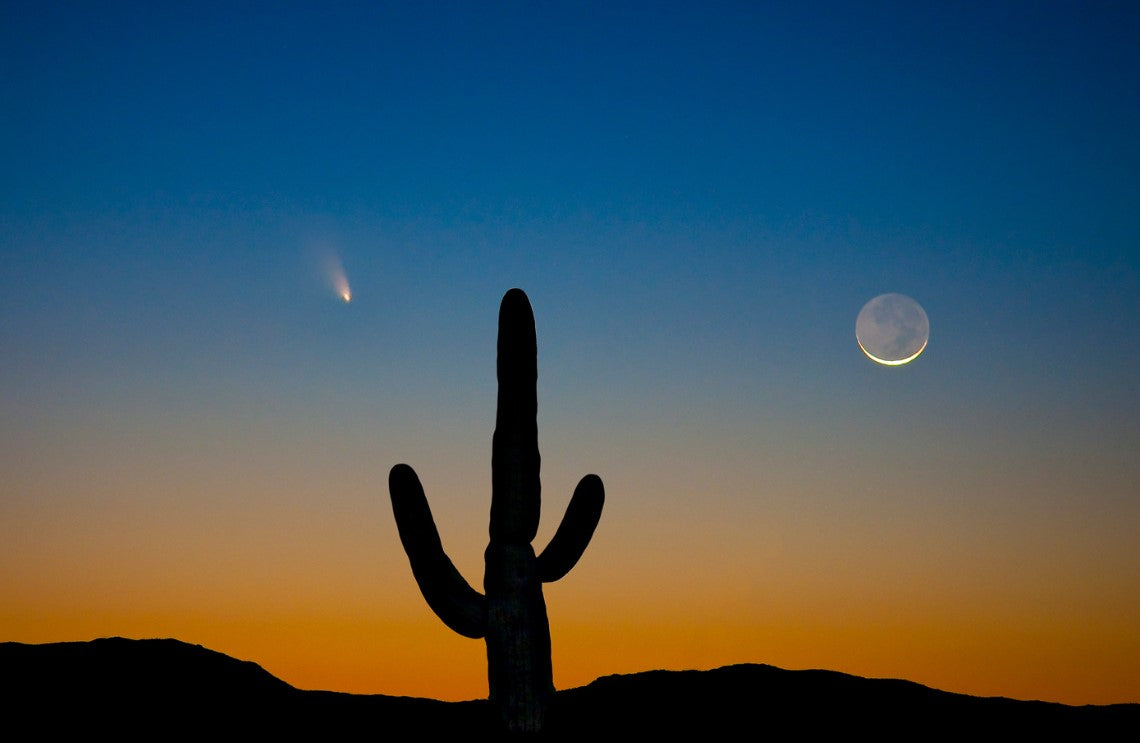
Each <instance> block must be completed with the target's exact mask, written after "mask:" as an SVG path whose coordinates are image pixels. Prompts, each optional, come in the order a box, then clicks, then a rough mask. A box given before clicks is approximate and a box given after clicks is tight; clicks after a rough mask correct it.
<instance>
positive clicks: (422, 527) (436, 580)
mask: <svg viewBox="0 0 1140 743" xmlns="http://www.w3.org/2000/svg"><path fill="white" fill-rule="evenodd" d="M388 492H389V493H390V494H391V496H392V513H393V515H394V516H395V517H396V528H397V529H398V530H399V532H400V542H401V543H403V545H404V552H406V553H407V555H408V561H409V562H411V564H412V575H413V576H415V579H416V583H417V584H419V587H420V593H422V594H423V595H424V599H426V600H427V603H428V606H430V607H431V609H432V611H434V612H435V613H436V615H437V616H439V618H440V619H442V620H443V623H444V624H446V625H447V626H448V627H450V628H451V629H453V630H454V631H456V632H458V633H459V634H461V635H463V636H464V637H471V638H476V639H477V638H480V637H483V636H484V635H486V634H487V599H486V598H484V597H483V595H482V594H481V593H479V592H478V591H476V590H475V589H474V588H472V587H471V586H470V585H469V584H468V583H467V581H466V580H464V578H463V576H462V575H460V574H459V571H458V570H456V569H455V565H454V564H453V563H452V562H451V558H449V557H448V556H447V553H446V552H444V551H443V543H442V542H441V541H440V539H439V531H438V530H437V529H436V528H435V521H434V520H433V519H432V517H431V508H429V507H428V502H427V498H426V497H425V496H424V489H423V486H422V485H421V484H420V479H419V477H417V476H416V471H415V470H413V469H412V468H411V467H409V466H408V465H406V464H397V465H396V466H395V467H393V468H392V471H391V473H390V474H389V475H388Z"/></svg>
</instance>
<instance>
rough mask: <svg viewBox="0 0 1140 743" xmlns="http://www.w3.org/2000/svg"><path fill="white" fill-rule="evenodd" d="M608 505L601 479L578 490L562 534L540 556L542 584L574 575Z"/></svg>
mask: <svg viewBox="0 0 1140 743" xmlns="http://www.w3.org/2000/svg"><path fill="white" fill-rule="evenodd" d="M605 501H606V492H605V488H603V487H602V478H600V477H598V476H597V475H586V476H585V477H583V478H582V481H581V482H579V483H578V487H576V488H574V497H572V498H571V499H570V505H569V506H568V507H567V508H566V515H565V516H563V517H562V523H561V524H559V525H558V531H556V532H555V533H554V538H553V539H551V540H550V544H548V545H546V549H544V550H543V551H542V554H540V555H539V556H538V578H539V580H541V581H542V582H543V583H553V582H554V581H556V580H558V579H560V578H561V577H562V576H564V575H566V574H567V573H569V572H570V569H571V568H573V567H574V565H575V564H576V563H577V562H578V560H579V559H580V558H581V557H582V553H583V552H585V551H586V545H588V544H589V543H590V538H591V537H592V536H594V529H596V528H597V526H598V520H599V519H600V518H601V517H602V506H603V505H604V504H605Z"/></svg>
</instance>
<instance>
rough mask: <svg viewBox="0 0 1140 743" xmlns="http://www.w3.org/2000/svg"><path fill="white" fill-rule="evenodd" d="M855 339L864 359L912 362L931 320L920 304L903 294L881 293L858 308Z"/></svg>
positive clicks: (898, 363)
mask: <svg viewBox="0 0 1140 743" xmlns="http://www.w3.org/2000/svg"><path fill="white" fill-rule="evenodd" d="M855 340H856V341H858V342H859V348H861V349H863V353H865V354H867V358H869V359H871V361H874V362H876V363H878V364H885V365H887V366H901V365H903V364H906V363H908V362H911V361H914V360H915V359H917V358H918V355H919V354H920V353H922V351H923V349H924V348H926V342H927V341H928V340H930V321H929V320H928V319H927V317H926V312H925V311H923V309H922V306H921V305H919V303H918V302H916V301H914V300H913V299H911V298H910V297H908V296H905V295H903V294H880V295H879V296H877V297H875V298H874V299H872V300H871V301H870V302H868V303H867V304H865V305H863V309H861V310H859V317H857V318H856V319H855Z"/></svg>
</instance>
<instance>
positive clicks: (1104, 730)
mask: <svg viewBox="0 0 1140 743" xmlns="http://www.w3.org/2000/svg"><path fill="white" fill-rule="evenodd" d="M0 694H2V697H0V698H2V699H3V707H4V709H6V710H7V711H6V712H5V714H4V716H3V717H4V729H6V730H7V731H8V732H9V733H11V732H12V731H24V734H25V735H27V734H29V733H30V734H32V735H33V736H34V737H37V738H40V737H47V736H51V735H53V734H57V733H65V732H79V731H82V732H87V733H91V732H109V733H113V734H116V735H117V736H119V737H123V736H129V737H142V736H146V737H157V736H163V737H167V736H169V735H170V734H172V733H173V734H185V733H209V734H211V735H212V736H215V737H218V736H220V737H230V736H233V735H248V734H258V735H283V736H286V737H296V736H299V735H320V736H321V737H322V738H324V739H339V738H349V737H357V736H361V735H367V736H369V737H372V738H380V739H386V738H394V739H402V738H406V737H410V736H412V735H416V736H420V735H424V734H429V735H431V734H447V733H452V734H456V733H461V734H466V735H470V734H471V733H473V732H475V733H479V732H481V731H482V732H486V733H488V734H492V735H494V734H495V733H496V732H498V730H499V727H498V726H499V725H500V723H499V721H498V717H497V714H496V713H495V711H494V710H493V709H492V708H491V706H490V705H489V703H488V702H487V701H486V700H478V701H469V702H441V701H437V700H432V699H418V698H411V697H395V696H385V695H357V694H343V693H337V692H328V691H305V690H300V689H296V688H294V687H292V686H290V685H289V684H287V683H285V682H284V681H281V680H280V679H278V678H275V677H274V676H272V675H271V674H270V673H268V672H267V671H265V670H264V669H263V668H261V667H260V666H258V665H257V664H255V663H252V662H249V661H241V660H236V659H234V658H231V657H229V656H227V655H223V654H222V653H217V652H214V651H212V650H208V649H206V648H203V647H201V646H199V645H190V644H187V643H184V642H180V641H178V640H171V639H166V640H128V639H123V638H117V637H116V638H105V639H99V640H93V641H90V642H64V643H51V644H44V645H27V644H23V643H15V642H7V643H0ZM1138 724H1140V704H1116V705H1106V706H1083V707H1075V706H1069V705H1063V704H1055V703H1049V702H1034V701H1018V700H1012V699H1005V698H997V697H992V698H983V697H972V696H968V695H964V694H953V693H949V692H943V691H938V690H936V689H931V688H929V687H925V686H922V685H920V684H916V683H912V682H909V681H901V680H893V679H865V678H860V677H858V676H851V675H848V674H844V673H838V672H834V671H787V670H783V669H779V668H776V667H773V666H768V665H754V664H747V665H734V666H726V667H724V668H718V669H715V670H711V671H647V672H644V673H635V674H629V675H620V676H606V677H603V678H599V679H597V680H596V681H594V682H592V683H590V684H587V685H586V686H583V687H579V688H575V689H567V690H562V691H558V692H557V693H556V694H555V695H554V699H553V701H552V704H551V707H550V711H549V716H548V718H547V722H546V726H545V730H544V733H543V735H542V736H541V737H542V738H544V739H548V740H569V739H586V738H589V739H602V740H606V739H612V738H616V737H619V736H620V737H625V736H630V735H636V736H638V737H639V738H642V739H644V738H645V737H647V736H648V737H662V738H664V737H668V738H674V737H676V736H677V735H682V736H698V735H699V736H701V737H702V738H707V737H708V736H710V735H711V736H728V735H733V736H734V737H735V736H738V735H740V734H742V733H743V734H748V735H749V736H750V737H751V736H752V735H754V734H755V735H764V736H775V737H777V738H783V737H792V736H795V737H801V736H810V737H816V736H819V735H839V734H842V735H852V734H859V733H862V734H872V735H875V736H877V737H879V738H883V737H888V738H895V739H902V738H907V739H914V738H928V737H932V736H933V737H943V736H945V735H949V734H969V735H974V736H979V735H980V736H982V737H990V736H996V735H1003V736H1004V735H1018V736H1021V735H1024V734H1026V733H1033V734H1049V735H1050V737H1053V736H1056V735H1058V734H1073V735H1080V736H1081V737H1082V738H1089V737H1090V736H1091V737H1094V738H1095V737H1100V736H1102V735H1103V736H1107V735H1109V734H1110V733H1111V732H1114V731H1120V730H1128V729H1132V730H1135V729H1137V725H1138ZM5 737H9V736H5Z"/></svg>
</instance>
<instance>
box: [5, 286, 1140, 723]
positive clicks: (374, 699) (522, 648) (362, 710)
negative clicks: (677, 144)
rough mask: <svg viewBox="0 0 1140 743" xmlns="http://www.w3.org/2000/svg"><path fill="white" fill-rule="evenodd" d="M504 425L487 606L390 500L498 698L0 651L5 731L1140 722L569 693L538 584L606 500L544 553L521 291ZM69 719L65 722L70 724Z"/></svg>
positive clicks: (187, 654)
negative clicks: (554, 656) (555, 661)
mask: <svg viewBox="0 0 1140 743" xmlns="http://www.w3.org/2000/svg"><path fill="white" fill-rule="evenodd" d="M497 368H498V381H499V393H498V411H497V414H496V424H495V433H494V437H493V447H492V465H491V466H492V471H493V474H492V482H493V486H492V503H491V522H490V530H489V531H490V544H489V545H488V547H487V550H486V554H485V559H486V575H485V578H484V590H485V594H481V593H479V592H477V591H475V590H474V589H473V588H471V586H470V585H469V584H468V583H467V581H466V580H465V579H464V578H463V576H462V575H461V574H460V573H459V571H458V570H457V569H456V568H455V565H454V564H453V563H452V561H451V559H450V558H449V557H448V556H447V554H446V552H444V550H443V546H442V543H441V540H440V536H439V533H438V531H437V529H436V526H435V522H434V520H433V519H432V515H431V510H430V508H429V506H428V504H427V500H426V497H425V495H424V492H423V487H422V486H421V484H420V482H419V478H418V477H417V476H416V473H415V471H414V470H413V469H412V468H411V467H409V466H408V465H406V464H398V465H396V466H395V467H393V468H392V470H391V474H390V478H389V488H390V495H391V500H392V510H393V514H394V516H395V519H396V523H397V525H398V530H399V535H400V541H401V543H402V544H403V547H404V550H405V551H406V554H407V556H408V560H409V561H410V563H411V568H412V573H413V575H414V577H415V580H416V583H417V584H418V585H419V588H420V590H421V592H422V593H423V596H424V598H425V599H426V601H427V603H428V605H429V606H430V607H431V609H432V610H433V611H434V612H435V613H436V615H437V616H438V617H439V618H440V619H441V620H442V621H443V623H444V624H446V625H447V626H448V627H449V628H451V629H452V630H454V631H455V632H458V633H459V634H461V635H463V636H465V637H469V638H474V639H479V638H485V639H486V643H487V667H488V688H489V690H490V694H489V699H488V700H485V701H477V700H473V701H470V702H441V701H435V700H428V699H414V698H407V697H391V696H385V695H352V694H344V693H335V692H324V691H302V690H299V689H296V688H294V687H292V686H291V685H289V684H287V683H285V682H284V681H281V680H279V679H277V678H275V677H273V676H272V675H270V674H269V673H267V672H266V671H264V670H263V669H262V668H261V667H260V666H258V665H256V664H255V663H253V662H250V661H238V660H235V659H233V658H231V657H229V656H226V655H223V654H220V653H217V652H214V651H211V650H208V649H206V648H203V647H201V646H197V645H189V644H186V643H183V642H179V641H177V640H173V639H162V640H157V639H156V640H128V639H124V638H103V639H97V640H93V641H90V642H65V643H49V644H44V645H28V644H23V643H15V642H6V643H2V644H0V675H2V683H3V692H2V694H3V698H4V699H5V701H6V703H7V704H8V706H9V709H10V710H11V712H10V713H9V715H8V718H9V722H10V724H14V725H16V726H17V729H21V730H30V729H31V728H30V727H25V726H30V725H35V726H36V730H37V732H38V733H48V734H52V733H57V734H58V733H64V732H68V731H71V730H78V729H82V730H83V731H85V732H89V731H104V732H110V731H114V732H116V733H119V734H123V733H126V734H129V735H142V734H144V733H147V732H150V731H152V730H153V729H154V726H156V725H161V726H164V727H165V726H173V725H177V729H179V730H180V731H182V732H183V733H185V732H188V731H206V730H219V729H220V730H224V731H226V734H238V733H242V734H250V733H256V734H260V735H264V734H270V733H272V734H281V735H286V736H292V735H299V734H307V735H316V736H320V737H322V738H325V739H335V738H337V737H341V736H344V737H355V736H356V735H359V734H362V733H364V732H366V731H371V732H380V733H382V734H384V735H386V736H396V737H399V738H404V737H413V736H420V735H442V734H466V735H470V734H481V735H485V736H492V737H494V736H499V735H505V736H510V737H519V736H523V737H541V738H543V739H573V740H582V739H586V738H590V739H603V740H606V739H615V738H618V737H626V736H632V737H644V736H652V737H657V736H661V737H675V736H678V735H681V736H694V737H706V738H707V737H708V736H715V737H721V736H726V737H727V736H739V735H748V734H758V733H759V731H761V730H763V731H765V732H766V733H767V734H775V735H776V736H777V737H795V738H800V737H816V736H823V735H826V736H833V735H855V734H863V735H866V734H874V735H875V736H877V737H880V738H883V737H886V738H896V737H897V738H906V739H912V738H913V737H915V736H925V735H938V736H943V735H950V734H971V735H976V734H978V733H979V731H981V734H982V736H983V737H990V736H997V735H1014V736H1024V735H1030V734H1036V733H1048V734H1050V735H1057V734H1062V733H1064V734H1072V735H1080V736H1081V737H1088V736H1089V735H1099V734H1101V733H1108V732H1109V731H1116V730H1121V729H1123V726H1134V725H1136V724H1137V723H1140V704H1119V705H1105V706H1085V707H1073V706H1067V705H1062V704H1056V703H1052V704H1050V703H1044V702H1035V701H1016V700H1011V699H1002V698H979V697H970V696H967V695H962V694H951V693H947V692H941V691H937V690H934V689H930V688H927V687H924V686H921V685H919V684H914V683H911V682H906V681H899V680H882V679H877V680H875V679H862V678H858V677H854V676H850V675H847V674H842V673H836V672H831V671H785V670H782V669H778V668H775V667H772V666H766V665H757V664H743V665H735V666H730V667H724V668H719V669H715V670H711V671H647V672H644V673H637V674H632V675H624V676H623V675H615V676H607V677H604V678H600V679H598V680H596V681H594V682H593V683H591V684H588V685H587V686H584V687H580V688H576V689H566V690H561V691H556V690H555V688H554V682H553V678H552V671H551V639H550V627H549V622H548V619H547V613H546V604H545V602H544V600H543V595H542V584H543V583H551V582H554V581H557V580H559V579H560V578H562V577H564V576H565V575H566V574H567V573H568V572H570V570H571V569H572V568H573V567H574V565H575V564H576V563H577V562H578V560H579V558H581V556H582V554H583V552H584V551H585V550H586V547H587V545H588V544H589V542H590V538H591V536H592V535H593V533H594V530H595V528H596V527H597V525H598V521H599V519H600V517H601V513H602V507H603V503H604V499H605V494H604V490H603V486H602V482H601V479H600V478H599V477H598V476H597V475H592V474H591V475H586V476H585V477H583V478H582V480H581V482H580V483H579V485H578V488H577V489H576V490H575V493H574V496H573V498H572V500H571V501H570V505H569V507H568V509H567V512H566V514H565V516H564V518H563V520H562V523H561V524H560V526H559V527H558V530H557V531H556V532H555V535H554V537H553V538H552V539H551V541H550V544H549V545H548V546H547V547H546V548H545V549H544V550H543V551H542V552H541V553H540V554H538V555H537V557H536V556H535V552H534V549H533V548H532V547H531V540H532V539H533V538H534V536H535V533H536V531H537V528H538V520H539V511H540V501H541V499H540V492H541V485H540V475H539V465H540V457H539V452H538V437H537V423H536V412H537V394H536V386H535V385H536V379H537V340H536V333H535V322H534V315H533V311H532V309H531V306H530V302H529V300H528V298H527V296H526V294H525V293H524V292H523V291H522V290H521V289H517V288H516V289H511V290H510V291H508V292H507V293H506V294H505V295H504V297H503V300H502V305H501V307H500V311H499V338H498V363H497ZM59 711H65V713H64V714H63V715H62V716H59V715H57V714H56V713H57V712H59Z"/></svg>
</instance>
